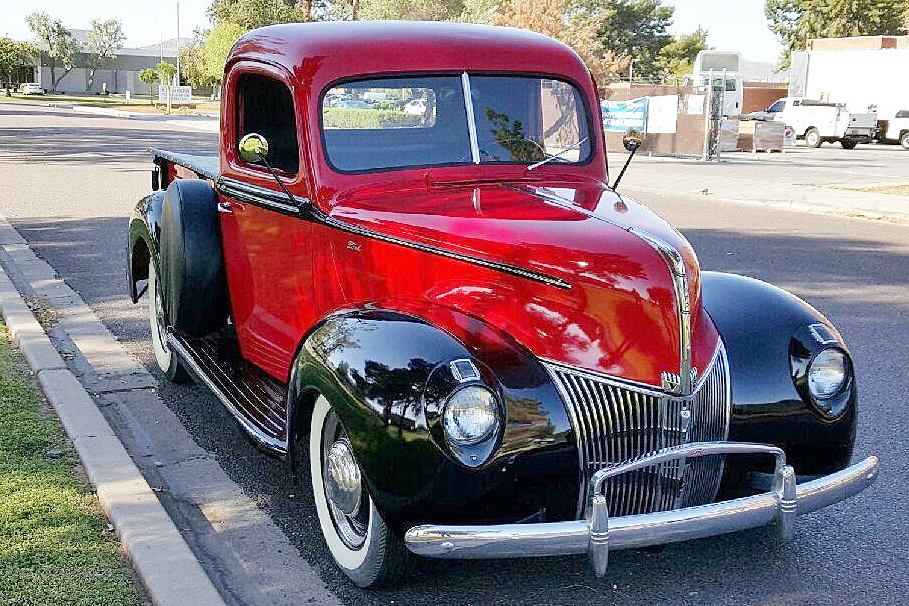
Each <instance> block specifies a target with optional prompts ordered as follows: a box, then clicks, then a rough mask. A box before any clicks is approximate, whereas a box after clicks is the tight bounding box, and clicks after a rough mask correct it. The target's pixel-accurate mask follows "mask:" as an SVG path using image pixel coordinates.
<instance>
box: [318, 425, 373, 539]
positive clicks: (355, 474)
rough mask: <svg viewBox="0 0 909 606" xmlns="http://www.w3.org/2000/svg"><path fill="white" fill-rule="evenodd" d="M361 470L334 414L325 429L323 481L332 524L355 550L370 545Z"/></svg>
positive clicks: (366, 503)
mask: <svg viewBox="0 0 909 606" xmlns="http://www.w3.org/2000/svg"><path fill="white" fill-rule="evenodd" d="M362 479H363V478H362V474H361V472H360V466H359V465H357V461H356V459H355V458H354V456H353V450H352V449H351V447H350V442H349V441H348V439H347V434H346V433H345V432H344V428H343V427H341V424H340V422H338V417H337V416H336V415H335V414H334V412H330V413H328V416H327V417H326V419H325V425H324V426H323V428H322V481H323V484H324V485H325V498H326V500H327V501H328V511H329V512H330V514H331V521H332V523H333V524H334V527H335V530H336V531H337V533H338V537H339V538H340V539H341V541H342V542H343V543H344V544H345V545H347V546H348V547H349V548H351V549H359V548H360V547H362V546H363V544H364V543H365V542H366V533H367V530H368V528H369V511H370V507H369V497H368V496H367V495H365V494H364V491H363V481H362Z"/></svg>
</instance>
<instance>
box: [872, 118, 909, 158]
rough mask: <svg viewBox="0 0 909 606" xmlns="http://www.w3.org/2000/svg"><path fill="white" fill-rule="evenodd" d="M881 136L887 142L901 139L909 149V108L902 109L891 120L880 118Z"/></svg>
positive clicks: (901, 142)
mask: <svg viewBox="0 0 909 606" xmlns="http://www.w3.org/2000/svg"><path fill="white" fill-rule="evenodd" d="M878 127H879V129H880V138H881V140H882V141H885V142H888V143H889V142H893V141H899V143H900V145H902V146H903V149H909V109H901V110H899V111H898V112H896V115H895V116H894V117H893V118H890V119H889V120H879V121H878Z"/></svg>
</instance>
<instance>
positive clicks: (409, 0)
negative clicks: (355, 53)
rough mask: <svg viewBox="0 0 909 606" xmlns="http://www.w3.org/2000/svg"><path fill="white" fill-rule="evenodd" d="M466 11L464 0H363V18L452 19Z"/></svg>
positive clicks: (360, 7) (361, 3) (360, 14)
mask: <svg viewBox="0 0 909 606" xmlns="http://www.w3.org/2000/svg"><path fill="white" fill-rule="evenodd" d="M463 11H464V2H463V1H462V0H361V2H360V3H359V15H358V18H361V19H408V20H413V21H451V20H453V19H456V18H458V17H459V16H460V15H461V13H462V12H463Z"/></svg>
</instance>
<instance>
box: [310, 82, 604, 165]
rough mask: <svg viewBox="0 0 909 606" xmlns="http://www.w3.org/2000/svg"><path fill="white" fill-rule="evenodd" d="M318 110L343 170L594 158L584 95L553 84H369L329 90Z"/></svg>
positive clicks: (333, 158)
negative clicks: (466, 95) (466, 96)
mask: <svg viewBox="0 0 909 606" xmlns="http://www.w3.org/2000/svg"><path fill="white" fill-rule="evenodd" d="M464 91H469V98H465V94H464ZM321 111H322V132H323V136H324V142H325V152H326V155H327V157H328V161H329V162H330V163H331V165H332V166H333V167H334V168H335V169H337V170H339V171H342V172H360V171H368V170H387V169H395V168H405V167H414V166H438V165H444V164H496V163H508V164H515V163H517V164H528V165H531V164H535V163H537V162H540V161H542V160H546V159H550V162H551V163H578V162H586V161H588V160H589V159H590V156H591V154H592V152H593V149H592V146H591V144H590V142H589V140H590V139H589V133H588V121H587V113H586V110H585V106H584V103H583V102H582V100H581V95H580V93H579V92H578V90H577V89H576V88H575V87H574V86H573V85H571V84H569V83H567V82H563V81H561V80H555V79H552V78H539V77H532V76H476V75H474V76H468V75H467V74H462V75H457V76H431V77H422V76H413V77H396V78H370V79H364V80H357V81H353V82H344V83H343V84H338V85H337V86H335V87H333V88H331V89H329V90H327V91H326V92H325V94H324V95H323V97H322V102H321ZM468 112H470V113H468ZM553 156H556V157H555V158H553Z"/></svg>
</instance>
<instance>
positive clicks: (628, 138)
mask: <svg viewBox="0 0 909 606" xmlns="http://www.w3.org/2000/svg"><path fill="white" fill-rule="evenodd" d="M247 136H248V135H247ZM643 142H644V135H643V133H641V131H639V130H636V129H634V128H629V129H628V130H626V131H625V136H624V137H622V145H624V146H625V149H627V150H628V151H630V152H633V151H636V150H637V148H639V147H640V146H641V143H643Z"/></svg>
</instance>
